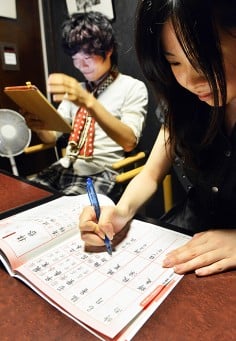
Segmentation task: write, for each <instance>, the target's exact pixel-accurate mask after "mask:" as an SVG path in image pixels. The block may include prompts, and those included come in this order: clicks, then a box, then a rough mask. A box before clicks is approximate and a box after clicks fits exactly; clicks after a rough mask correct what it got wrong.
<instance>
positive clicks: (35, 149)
mask: <svg viewBox="0 0 236 341" xmlns="http://www.w3.org/2000/svg"><path fill="white" fill-rule="evenodd" d="M55 146H56V143H54V142H53V143H39V144H35V145H33V146H29V147H26V148H25V149H24V153H25V154H32V153H37V152H40V151H43V150H46V149H49V148H54V147H55Z"/></svg>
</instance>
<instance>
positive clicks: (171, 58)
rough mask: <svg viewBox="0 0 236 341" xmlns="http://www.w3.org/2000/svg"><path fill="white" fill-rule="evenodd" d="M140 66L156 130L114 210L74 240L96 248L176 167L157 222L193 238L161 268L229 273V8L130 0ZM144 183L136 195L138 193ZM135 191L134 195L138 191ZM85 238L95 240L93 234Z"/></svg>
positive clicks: (232, 100)
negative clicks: (180, 179) (154, 102)
mask: <svg viewBox="0 0 236 341" xmlns="http://www.w3.org/2000/svg"><path fill="white" fill-rule="evenodd" d="M136 49H137V54H138V57H139V61H140V65H141V67H142V69H143V72H144V74H145V76H146V78H147V80H148V81H149V82H150V83H151V84H152V86H153V89H154V92H155V94H156V96H157V99H158V101H159V103H162V108H163V110H162V112H163V117H162V121H163V125H162V128H161V130H160V132H159V134H158V137H157V140H156V142H155V145H154V147H153V150H152V152H151V155H150V157H149V159H148V161H147V163H146V165H145V167H144V169H143V171H142V172H141V173H140V174H139V175H138V176H136V177H135V178H134V179H133V180H132V182H131V183H130V184H129V186H128V187H127V190H126V191H125V193H124V194H123V196H122V198H121V199H120V201H119V202H118V204H117V206H116V207H115V208H113V209H112V208H104V209H103V210H102V214H101V217H100V220H99V223H98V226H97V224H96V223H95V219H94V212H93V210H92V209H91V208H90V209H89V208H87V209H86V210H84V212H83V213H82V215H81V218H80V229H81V232H82V238H83V239H84V240H85V242H86V243H88V244H93V245H94V244H95V245H102V244H103V240H102V238H103V237H104V232H105V233H106V234H107V236H108V237H110V238H111V239H112V238H113V234H116V233H118V232H119V231H120V230H121V229H122V228H123V227H124V226H125V224H126V223H127V222H128V221H129V220H130V219H132V217H133V216H134V215H135V213H136V212H137V210H138V209H139V208H140V207H141V206H142V205H143V204H144V203H145V202H146V201H147V200H148V199H149V198H150V197H151V196H152V195H153V194H154V192H155V191H156V190H157V189H158V186H159V185H160V183H161V181H162V180H163V178H164V176H165V175H166V174H167V172H168V171H169V170H170V167H171V166H172V165H173V164H174V160H176V159H178V164H179V165H180V166H181V167H182V169H183V172H184V176H186V177H187V178H188V180H189V181H190V184H191V185H190V186H189V189H188V192H187V195H186V199H185V201H184V203H182V204H181V205H179V206H177V207H175V208H174V209H173V210H171V211H170V212H169V213H168V214H167V215H166V216H165V217H164V218H163V219H164V220H165V221H167V222H169V223H172V224H174V225H177V226H180V227H183V228H185V229H188V230H190V231H192V233H193V234H194V237H193V238H192V240H191V241H190V242H188V243H187V244H186V245H184V246H183V247H180V248H179V249H177V250H175V251H173V252H171V253H170V254H168V255H167V256H166V259H165V260H164V262H163V266H165V267H173V268H174V270H175V271H176V272H177V273H180V274H182V273H186V272H188V271H193V270H194V271H195V273H196V274H197V275H198V276H205V275H210V274H214V273H218V272H222V271H225V270H227V269H230V268H235V267H236V229H235V227H236V174H235V173H236V125H235V122H236V59H235V55H236V8H235V5H234V2H233V1H230V0H228V1H221V0H216V1H211V0H206V1H204V2H203V1H199V0H181V1H179V0H155V1H148V0H144V1H140V2H139V5H138V12H137V23H136ZM143 183H145V187H144V186H142V184H143ZM140 189H142V191H140ZM92 231H96V232H97V235H96V234H95V233H93V232H92Z"/></svg>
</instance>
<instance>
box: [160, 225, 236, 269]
mask: <svg viewBox="0 0 236 341" xmlns="http://www.w3.org/2000/svg"><path fill="white" fill-rule="evenodd" d="M163 266H164V267H173V268H174V270H175V272H176V273H179V274H183V273H186V272H189V271H193V270H194V271H195V273H196V275H198V276H207V275H212V274H216V273H219V272H223V271H225V270H229V269H232V268H236V230H235V229H233V230H209V231H206V232H201V233H197V234H195V235H194V236H193V238H192V239H191V240H190V241H189V242H187V243H186V244H185V245H184V246H182V247H180V248H178V249H176V250H174V251H172V252H170V253H169V254H167V255H166V258H165V260H164V261H163Z"/></svg>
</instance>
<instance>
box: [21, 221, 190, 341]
mask: <svg viewBox="0 0 236 341" xmlns="http://www.w3.org/2000/svg"><path fill="white" fill-rule="evenodd" d="M58 228H59V226H58ZM189 239H190V237H189V236H186V235H183V234H180V233H178V232H174V231H171V230H167V229H164V228H162V227H158V226H156V225H152V224H149V223H145V222H142V221H138V220H133V222H132V224H131V227H130V230H129V232H128V235H127V237H126V238H125V239H124V240H123V241H122V242H121V243H120V244H119V245H118V246H117V247H116V250H115V251H114V252H113V254H112V256H110V255H109V254H108V253H107V252H101V253H86V252H84V245H83V242H82V241H81V239H80V234H79V233H78V234H76V235H73V236H71V237H70V238H68V239H67V240H65V241H62V242H61V243H60V245H55V246H54V247H53V248H51V249H50V250H45V252H44V253H43V254H41V255H38V256H36V257H34V259H32V260H30V261H28V262H27V263H26V264H23V265H21V266H20V267H19V268H18V272H19V273H20V274H21V275H23V276H24V277H25V278H28V280H29V281H30V282H31V283H32V286H33V287H36V288H38V289H40V290H41V291H42V292H43V293H44V294H46V295H47V296H48V297H49V298H50V299H51V300H52V301H53V303H54V305H55V303H56V305H58V306H59V307H60V310H62V311H64V312H65V313H66V314H67V315H68V316H70V317H72V318H73V319H75V320H77V321H78V322H82V323H84V324H86V325H88V326H89V327H90V328H92V329H95V330H96V331H98V332H99V333H102V334H105V335H106V336H108V337H110V338H114V337H115V336H118V335H119V333H120V332H121V331H122V330H123V329H124V328H125V327H126V326H127V325H128V324H129V323H130V321H132V320H133V319H134V318H135V317H136V316H138V315H139V314H140V313H141V312H142V311H145V309H147V308H148V307H149V306H150V305H151V304H153V302H154V304H155V309H156V308H157V307H158V305H159V304H160V303H161V302H162V301H163V297H166V295H167V294H168V293H169V292H170V291H171V290H172V289H173V288H174V286H175V285H176V284H177V283H178V282H179V280H180V279H181V278H182V276H179V275H177V274H175V273H174V272H173V270H172V269H164V268H163V267H162V260H163V258H164V257H165V254H166V253H167V252H169V251H170V250H172V249H175V248H177V247H179V246H180V245H183V244H184V243H186V242H187V241H188V240H189ZM150 314H151V313H150ZM150 314H149V315H150ZM147 318H148V315H147V316H146V319H147ZM143 323H144V321H142V324H143ZM136 329H137V326H136Z"/></svg>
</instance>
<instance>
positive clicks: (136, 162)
mask: <svg viewBox="0 0 236 341" xmlns="http://www.w3.org/2000/svg"><path fill="white" fill-rule="evenodd" d="M146 159H147V153H146V152H144V151H140V152H138V153H137V154H135V155H132V156H128V157H126V158H125V159H124V160H122V161H118V162H116V163H115V164H113V165H112V166H113V169H114V170H122V171H121V172H120V174H118V175H117V176H116V183H117V184H124V186H126V185H127V183H128V182H129V181H130V180H131V179H132V178H133V177H134V176H135V175H137V174H138V173H139V172H140V171H141V170H142V169H143V167H144V164H145V161H146ZM127 168H128V170H127ZM162 186H163V204H164V211H165V212H167V211H169V209H170V208H172V206H173V194H172V179H171V175H170V174H168V175H167V176H166V177H165V179H164V181H163V183H162Z"/></svg>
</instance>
